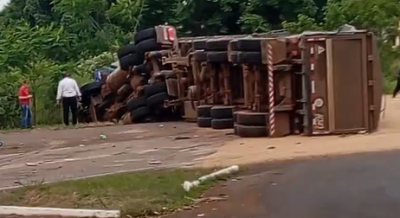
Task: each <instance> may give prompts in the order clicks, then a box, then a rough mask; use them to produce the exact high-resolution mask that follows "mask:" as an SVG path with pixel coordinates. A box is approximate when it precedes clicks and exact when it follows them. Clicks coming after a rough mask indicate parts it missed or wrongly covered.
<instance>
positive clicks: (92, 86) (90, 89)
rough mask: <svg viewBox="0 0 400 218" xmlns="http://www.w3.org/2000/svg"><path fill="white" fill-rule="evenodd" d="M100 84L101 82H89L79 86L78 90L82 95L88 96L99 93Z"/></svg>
mask: <svg viewBox="0 0 400 218" xmlns="http://www.w3.org/2000/svg"><path fill="white" fill-rule="evenodd" d="M102 85H103V84H102V83H101V82H91V83H87V84H85V85H83V86H81V88H80V90H81V93H82V95H83V96H90V95H93V94H96V93H100V91H101V86H102Z"/></svg>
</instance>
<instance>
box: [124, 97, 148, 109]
mask: <svg viewBox="0 0 400 218" xmlns="http://www.w3.org/2000/svg"><path fill="white" fill-rule="evenodd" d="M126 106H127V107H128V111H133V110H136V109H138V108H140V107H143V106H146V98H145V97H139V98H134V99H129V100H128V102H126Z"/></svg>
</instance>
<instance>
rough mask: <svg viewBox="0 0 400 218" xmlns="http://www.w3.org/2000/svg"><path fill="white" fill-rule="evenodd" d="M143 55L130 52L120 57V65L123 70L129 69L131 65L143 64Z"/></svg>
mask: <svg viewBox="0 0 400 218" xmlns="http://www.w3.org/2000/svg"><path fill="white" fill-rule="evenodd" d="M143 61H144V59H143V57H142V56H140V55H138V54H136V53H135V54H129V55H126V56H124V57H122V58H121V59H119V66H120V68H121V70H124V71H128V70H129V69H130V68H131V67H133V66H137V65H140V64H142V63H143Z"/></svg>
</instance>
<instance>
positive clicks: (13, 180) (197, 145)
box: [0, 122, 234, 190]
mask: <svg viewBox="0 0 400 218" xmlns="http://www.w3.org/2000/svg"><path fill="white" fill-rule="evenodd" d="M228 132H232V131H231V130H229V131H228ZM226 133H227V132H226V131H212V132H211V130H208V129H206V130H203V129H199V128H197V127H196V125H194V124H190V123H184V122H180V123H163V124H162V125H160V124H159V123H150V124H141V125H129V126H111V127H98V128H91V129H71V130H57V131H53V130H34V131H31V132H24V133H12V134H4V135H1V138H2V140H3V141H4V143H5V145H4V146H3V147H2V148H0V175H1V179H0V190H1V189H5V188H9V187H15V186H19V185H21V184H31V183H32V182H42V181H45V182H51V181H58V180H65V179H76V178H82V177H88V176H95V175H102V174H109V173H118V172H126V171H135V170H143V169H149V168H159V167H185V166H192V165H193V164H194V163H196V161H197V159H198V158H200V157H203V156H205V155H209V154H212V153H213V152H215V151H216V148H217V147H218V146H219V145H221V144H222V143H223V142H224V141H226V140H229V139H231V138H234V136H231V135H229V134H228V135H227V134H226ZM101 134H105V135H106V136H107V138H106V139H101V137H100V135H101Z"/></svg>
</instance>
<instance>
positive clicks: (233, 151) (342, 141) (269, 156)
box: [198, 96, 400, 167]
mask: <svg viewBox="0 0 400 218" xmlns="http://www.w3.org/2000/svg"><path fill="white" fill-rule="evenodd" d="M386 101H387V103H386V112H385V113H384V116H383V120H382V121H381V123H380V129H379V131H378V132H376V133H373V134H366V135H342V136H317V137H302V136H289V137H284V138H268V139H266V138H258V139H245V138H238V139H235V140H230V141H227V142H226V143H224V145H223V146H221V147H218V148H217V152H216V153H214V154H211V155H209V156H206V157H203V158H200V159H201V161H200V162H198V163H199V165H198V166H201V167H210V166H212V167H214V166H230V165H233V164H241V165H243V164H255V163H261V162H266V161H280V160H292V159H296V158H307V157H315V156H326V155H340V154H353V153H361V152H374V151H384V150H393V149H399V148H400V144H399V143H398V139H399V138H400V99H392V98H391V97H389V96H387V97H386Z"/></svg>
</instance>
